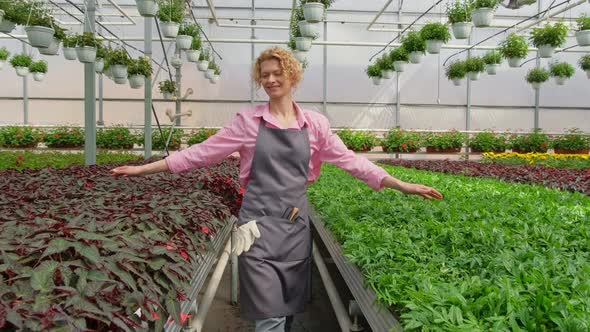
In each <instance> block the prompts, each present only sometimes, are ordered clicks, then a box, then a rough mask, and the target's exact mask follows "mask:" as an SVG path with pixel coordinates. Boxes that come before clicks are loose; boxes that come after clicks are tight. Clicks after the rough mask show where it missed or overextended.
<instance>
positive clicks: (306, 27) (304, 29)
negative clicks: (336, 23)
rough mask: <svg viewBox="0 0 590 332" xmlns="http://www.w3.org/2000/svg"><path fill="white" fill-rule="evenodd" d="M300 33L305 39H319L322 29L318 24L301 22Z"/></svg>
mask: <svg viewBox="0 0 590 332" xmlns="http://www.w3.org/2000/svg"><path fill="white" fill-rule="evenodd" d="M298 24H299V31H301V35H302V36H303V37H309V38H317V37H318V36H319V35H320V27H319V24H318V23H310V22H307V21H299V23H298Z"/></svg>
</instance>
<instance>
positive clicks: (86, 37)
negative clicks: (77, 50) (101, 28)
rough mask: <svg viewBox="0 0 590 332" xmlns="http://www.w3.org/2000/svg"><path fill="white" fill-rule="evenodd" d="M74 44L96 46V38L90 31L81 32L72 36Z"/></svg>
mask: <svg viewBox="0 0 590 332" xmlns="http://www.w3.org/2000/svg"><path fill="white" fill-rule="evenodd" d="M74 38H75V42H76V45H75V46H78V47H98V44H99V42H98V40H96V37H95V36H94V34H93V33H92V32H83V33H82V34H80V35H76V36H74Z"/></svg>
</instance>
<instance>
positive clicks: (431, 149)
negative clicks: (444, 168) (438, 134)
mask: <svg viewBox="0 0 590 332" xmlns="http://www.w3.org/2000/svg"><path fill="white" fill-rule="evenodd" d="M426 152H428V153H457V152H461V148H446V149H437V148H435V147H433V146H427V147H426Z"/></svg>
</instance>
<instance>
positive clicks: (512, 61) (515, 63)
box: [507, 58, 522, 68]
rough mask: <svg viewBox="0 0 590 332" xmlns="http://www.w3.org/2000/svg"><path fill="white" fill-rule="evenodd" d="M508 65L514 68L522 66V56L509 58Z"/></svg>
mask: <svg viewBox="0 0 590 332" xmlns="http://www.w3.org/2000/svg"><path fill="white" fill-rule="evenodd" d="M507 60H508V66H509V67H512V68H517V67H520V64H521V63H522V58H508V59H507Z"/></svg>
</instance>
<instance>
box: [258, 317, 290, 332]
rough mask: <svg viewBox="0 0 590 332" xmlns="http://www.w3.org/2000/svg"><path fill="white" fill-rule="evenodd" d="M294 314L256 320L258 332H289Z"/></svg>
mask: <svg viewBox="0 0 590 332" xmlns="http://www.w3.org/2000/svg"><path fill="white" fill-rule="evenodd" d="M291 325H293V316H286V317H285V316H283V317H273V318H267V319H261V320H257V321H256V332H289V331H291Z"/></svg>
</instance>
